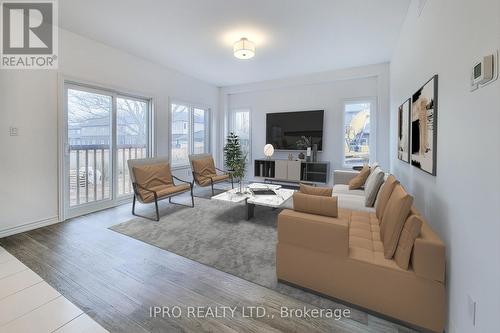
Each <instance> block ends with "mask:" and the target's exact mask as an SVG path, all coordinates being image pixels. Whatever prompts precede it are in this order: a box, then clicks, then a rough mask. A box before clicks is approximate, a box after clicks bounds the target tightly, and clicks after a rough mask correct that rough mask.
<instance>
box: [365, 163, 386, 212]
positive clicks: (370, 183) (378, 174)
mask: <svg viewBox="0 0 500 333" xmlns="http://www.w3.org/2000/svg"><path fill="white" fill-rule="evenodd" d="M383 182H384V171H382V169H380V168H379V167H376V168H375V169H372V170H371V172H370V175H369V176H368V178H367V179H366V183H365V206H366V207H373V205H374V204H375V199H376V198H377V194H378V191H379V189H380V186H381V185H382V183H383Z"/></svg>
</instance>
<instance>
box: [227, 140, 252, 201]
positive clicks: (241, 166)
mask: <svg viewBox="0 0 500 333" xmlns="http://www.w3.org/2000/svg"><path fill="white" fill-rule="evenodd" d="M224 158H225V163H226V168H227V170H229V172H231V174H232V176H233V179H235V180H236V181H237V182H238V183H239V191H238V193H243V185H242V182H243V179H244V178H245V174H246V162H247V161H246V160H247V155H246V154H243V151H242V150H241V145H240V138H239V137H238V136H237V135H236V134H234V133H233V132H230V133H229V135H228V136H227V143H226V145H225V146H224Z"/></svg>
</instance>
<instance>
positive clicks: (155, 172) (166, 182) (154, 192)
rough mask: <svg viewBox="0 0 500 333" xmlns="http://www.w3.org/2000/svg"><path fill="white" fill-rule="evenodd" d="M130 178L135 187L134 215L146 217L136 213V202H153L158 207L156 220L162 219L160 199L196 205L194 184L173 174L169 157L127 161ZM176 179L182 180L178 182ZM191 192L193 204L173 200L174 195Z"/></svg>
mask: <svg viewBox="0 0 500 333" xmlns="http://www.w3.org/2000/svg"><path fill="white" fill-rule="evenodd" d="M127 164H128V168H129V172H130V180H131V181H132V186H133V189H134V199H133V202H132V215H135V216H139V217H144V218H147V219H150V220H152V219H151V218H149V217H146V216H141V215H138V214H136V213H135V202H136V200H139V202H141V203H144V204H147V203H153V202H154V204H155V208H156V221H159V220H160V214H159V211H158V201H159V200H163V199H166V198H168V202H169V203H172V204H176V205H181V206H188V207H194V198H193V184H192V183H190V182H188V181H185V180H182V179H179V178H177V177H175V176H174V175H172V172H171V169H170V163H169V162H168V159H167V158H145V159H136V160H128V161H127ZM174 179H175V180H177V181H178V182H180V184H176V183H175V182H174ZM185 192H191V205H184V204H180V203H176V202H173V201H172V197H174V196H176V195H179V194H182V193H185Z"/></svg>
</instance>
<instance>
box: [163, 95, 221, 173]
mask: <svg viewBox="0 0 500 333" xmlns="http://www.w3.org/2000/svg"><path fill="white" fill-rule="evenodd" d="M173 104H178V105H184V106H187V107H188V110H189V117H188V120H189V124H188V128H189V133H188V147H189V150H188V155H190V154H193V152H194V109H201V110H205V111H206V112H207V115H206V116H207V120H208V121H206V122H205V140H206V141H205V142H206V145H205V151H204V153H211V152H212V140H211V129H212V126H211V125H212V108H211V107H210V106H208V105H202V104H196V103H189V102H185V101H182V100H179V99H171V100H170V102H169V107H168V109H169V114H168V119H169V125H170V126H169V127H170V136H169V139H168V141H169V146H168V151H169V157H170V161H171V164H172V169H173V170H178V169H186V168H189V167H190V165H189V160H188V161H187V162H186V163H183V164H174V162H173V155H172V133H173V121H172V105H173Z"/></svg>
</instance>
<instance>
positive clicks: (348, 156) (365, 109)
mask: <svg viewBox="0 0 500 333" xmlns="http://www.w3.org/2000/svg"><path fill="white" fill-rule="evenodd" d="M371 109H372V102H371V101H356V102H346V103H345V104H344V165H345V166H346V167H353V166H360V165H363V164H365V163H369V161H370V144H371V141H373V138H372V139H370V115H371V111H372V110H371Z"/></svg>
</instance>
